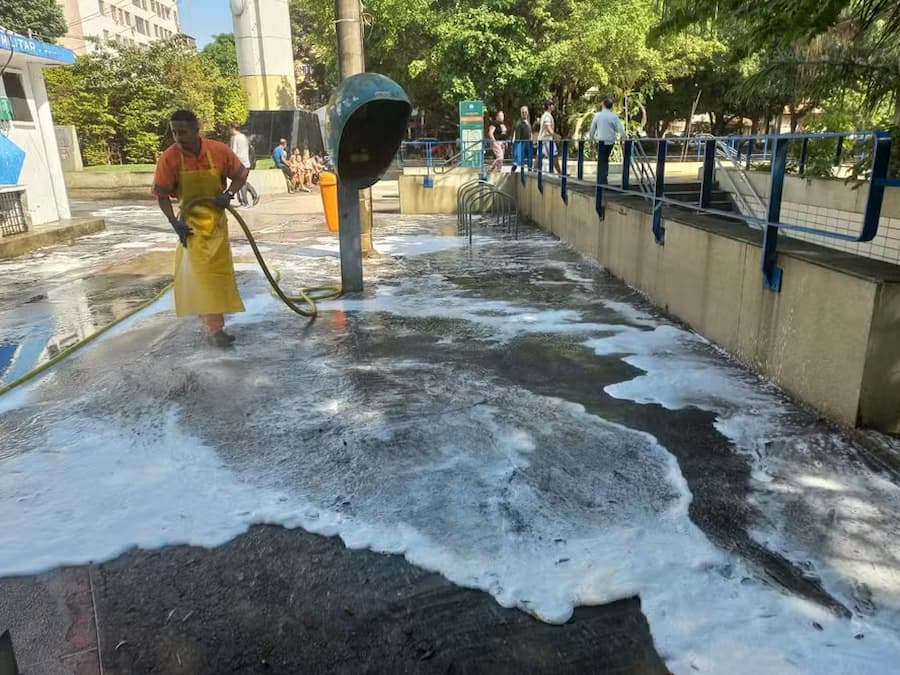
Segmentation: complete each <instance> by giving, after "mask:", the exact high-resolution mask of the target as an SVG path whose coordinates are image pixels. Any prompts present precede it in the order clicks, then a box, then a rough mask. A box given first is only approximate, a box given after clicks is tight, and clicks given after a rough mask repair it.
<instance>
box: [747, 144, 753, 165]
mask: <svg viewBox="0 0 900 675" xmlns="http://www.w3.org/2000/svg"><path fill="white" fill-rule="evenodd" d="M753 143H754V141H753V139H752V138H751V139H750V140H749V141H747V171H749V170H750V162H751V160H752V159H753Z"/></svg>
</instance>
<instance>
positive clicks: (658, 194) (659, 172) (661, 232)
mask: <svg viewBox="0 0 900 675" xmlns="http://www.w3.org/2000/svg"><path fill="white" fill-rule="evenodd" d="M667 150H668V143H667V142H666V140H665V139H660V140H659V142H658V143H657V145H656V186H655V190H654V193H653V196H654V199H653V237H654V238H655V239H656V243H657V244H664V243H665V241H666V228H664V227H663V224H662V207H663V202H662V199H661V198H662V197H663V196H664V194H665V189H666V152H667Z"/></svg>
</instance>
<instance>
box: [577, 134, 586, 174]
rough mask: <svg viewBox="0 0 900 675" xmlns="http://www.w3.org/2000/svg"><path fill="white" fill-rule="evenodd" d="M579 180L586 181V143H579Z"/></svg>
mask: <svg viewBox="0 0 900 675" xmlns="http://www.w3.org/2000/svg"><path fill="white" fill-rule="evenodd" d="M577 175H578V180H584V141H578V174H577Z"/></svg>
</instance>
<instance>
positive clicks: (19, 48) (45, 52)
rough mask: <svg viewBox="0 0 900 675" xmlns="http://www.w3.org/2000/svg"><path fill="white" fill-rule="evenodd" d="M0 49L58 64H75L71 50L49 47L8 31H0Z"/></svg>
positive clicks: (47, 44) (45, 43)
mask: <svg viewBox="0 0 900 675" xmlns="http://www.w3.org/2000/svg"><path fill="white" fill-rule="evenodd" d="M0 49H5V50H7V51H13V52H16V53H19V54H30V55H31V56H37V57H40V58H42V59H50V60H52V61H59V62H60V63H75V53H74V52H73V51H72V50H71V49H66V48H65V47H60V46H59V45H51V44H50V43H48V42H41V41H40V40H32V39H31V38H27V37H25V36H24V35H19V34H18V33H12V32H9V31H0Z"/></svg>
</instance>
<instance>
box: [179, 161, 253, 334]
mask: <svg viewBox="0 0 900 675" xmlns="http://www.w3.org/2000/svg"><path fill="white" fill-rule="evenodd" d="M206 159H207V161H208V162H209V169H201V170H198V171H188V170H186V169H185V168H184V155H183V154H182V155H181V171H180V173H179V176H178V192H179V195H180V196H181V203H182V204H188V203H190V202H191V201H192V200H194V199H197V198H198V197H215V196H216V195H217V194H219V193H220V192H221V191H222V179H221V174H220V173H219V172H218V171H217V170H216V165H215V163H214V162H213V158H212V155H211V154H210V153H209V151H207V153H206ZM184 220H185V222H186V223H187V224H188V226H190V227H191V228H193V230H194V234H192V235H191V236H190V237H188V245H187V248H186V249H185V247H183V246H182V245H181V243H180V242H179V244H178V248H177V249H176V251H175V314H177V315H178V316H190V315H191V314H231V313H234V312H243V311H244V303H243V302H241V296H240V295H239V294H238V289H237V281H236V280H235V278H234V263H233V262H232V260H231V243H230V242H229V240H228V219H227V217H226V215H225V211H223V210H222V209H217V208H216V207H214V206H213V205H212V204H204V205H202V206H195V207H193V208H192V209H191V212H190V213H186V214H184Z"/></svg>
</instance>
